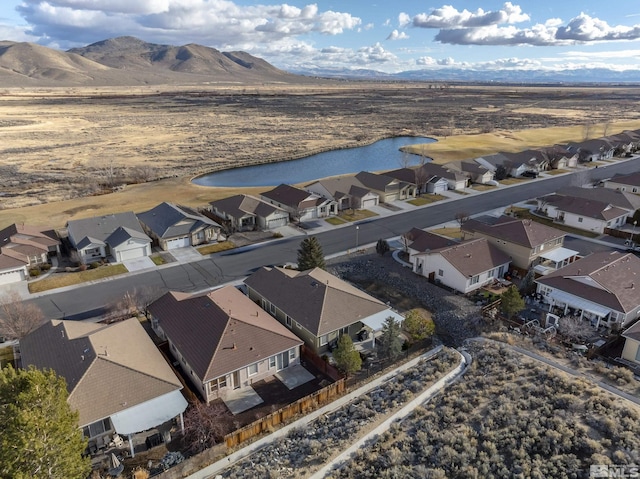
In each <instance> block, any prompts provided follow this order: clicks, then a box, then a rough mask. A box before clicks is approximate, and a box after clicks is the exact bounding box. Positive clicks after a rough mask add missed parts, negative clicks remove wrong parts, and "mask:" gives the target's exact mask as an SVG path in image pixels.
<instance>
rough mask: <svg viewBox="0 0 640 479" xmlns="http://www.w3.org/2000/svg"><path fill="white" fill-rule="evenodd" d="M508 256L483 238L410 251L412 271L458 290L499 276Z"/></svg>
mask: <svg viewBox="0 0 640 479" xmlns="http://www.w3.org/2000/svg"><path fill="white" fill-rule="evenodd" d="M510 262H511V259H510V258H509V255H507V254H506V253H503V252H502V251H500V250H499V249H498V248H496V247H495V246H494V245H492V244H491V243H489V241H487V240H486V239H485V238H477V239H473V240H469V241H464V242H460V243H457V244H454V245H451V246H444V247H442V248H437V249H431V250H427V251H425V252H422V253H416V254H415V255H413V271H414V272H415V273H417V274H419V275H421V276H425V277H426V278H429V281H432V282H434V283H436V284H443V285H445V286H447V287H449V288H451V289H454V290H456V291H459V292H461V293H470V292H471V291H474V290H476V289H478V288H481V287H482V286H484V285H486V284H488V283H492V282H493V281H495V280H496V279H499V278H502V277H503V276H504V274H505V273H506V272H507V271H508V270H509V263H510Z"/></svg>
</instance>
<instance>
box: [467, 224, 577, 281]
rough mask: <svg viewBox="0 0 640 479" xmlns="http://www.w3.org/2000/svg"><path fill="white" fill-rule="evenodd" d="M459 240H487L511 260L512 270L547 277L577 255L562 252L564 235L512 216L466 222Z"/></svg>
mask: <svg viewBox="0 0 640 479" xmlns="http://www.w3.org/2000/svg"><path fill="white" fill-rule="evenodd" d="M461 231H462V239H464V240H468V239H474V238H486V239H487V240H488V241H489V242H490V243H491V244H493V245H494V246H495V247H496V248H498V249H499V250H501V251H502V252H504V253H506V254H507V255H509V256H510V257H511V266H512V267H516V268H519V269H520V270H523V271H526V270H528V269H529V268H530V267H531V266H534V267H535V268H536V271H537V272H538V273H540V274H546V273H548V272H550V271H553V270H556V269H558V268H561V267H563V266H566V265H567V264H569V263H571V262H573V261H575V260H576V259H577V257H578V252H577V251H574V250H571V249H568V248H565V247H564V246H563V244H564V236H565V233H564V231H561V230H559V229H556V228H552V227H550V226H547V225H544V224H542V223H538V222H536V221H532V220H530V219H518V218H513V217H511V216H504V215H503V216H500V217H498V218H495V217H482V218H478V219H470V220H468V221H465V222H464V223H463V224H462V227H461Z"/></svg>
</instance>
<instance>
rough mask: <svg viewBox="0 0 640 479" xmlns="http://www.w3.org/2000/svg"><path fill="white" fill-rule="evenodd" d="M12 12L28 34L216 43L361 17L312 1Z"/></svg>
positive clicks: (57, 2)
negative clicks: (300, 3) (301, 3)
mask: <svg viewBox="0 0 640 479" xmlns="http://www.w3.org/2000/svg"><path fill="white" fill-rule="evenodd" d="M18 12H19V13H20V14H21V15H22V16H23V18H24V19H25V20H26V21H27V22H28V23H29V24H30V25H31V27H30V31H31V34H32V35H34V36H38V37H42V38H47V39H49V41H50V42H60V43H65V42H66V43H70V42H69V41H68V39H69V38H73V39H74V41H73V43H72V44H71V45H69V46H74V45H77V44H85V43H87V42H93V41H98V40H103V39H105V38H110V37H114V36H121V35H132V36H139V37H141V38H143V39H144V40H146V41H151V42H163V43H173V44H183V43H187V42H196V43H202V44H205V45H209V46H214V47H216V48H222V47H223V46H233V45H240V44H242V45H256V46H257V45H260V44H269V43H273V42H280V41H282V42H287V41H288V40H289V39H292V38H294V39H295V38H298V37H300V36H304V35H309V34H313V33H317V34H323V35H339V34H342V33H344V32H345V31H347V30H355V29H357V28H358V27H359V26H360V25H361V23H362V21H361V19H360V18H358V17H355V16H352V15H351V14H349V13H343V12H336V11H331V10H328V11H319V9H318V6H317V5H316V4H310V5H307V6H305V7H302V8H299V7H295V6H291V5H287V4H281V5H278V4H276V5H250V6H242V5H238V4H236V3H234V2H233V1H229V0H109V1H105V0H23V2H22V3H21V4H20V6H19V7H18Z"/></svg>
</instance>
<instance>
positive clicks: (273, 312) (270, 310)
mask: <svg viewBox="0 0 640 479" xmlns="http://www.w3.org/2000/svg"><path fill="white" fill-rule="evenodd" d="M269 312H270V313H271V314H273V315H274V316H275V314H276V305H275V304H273V303H269Z"/></svg>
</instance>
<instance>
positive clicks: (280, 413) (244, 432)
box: [224, 378, 345, 447]
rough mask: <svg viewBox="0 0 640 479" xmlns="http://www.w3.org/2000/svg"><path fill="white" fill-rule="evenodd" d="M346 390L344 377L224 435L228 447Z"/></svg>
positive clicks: (265, 430)
mask: <svg viewBox="0 0 640 479" xmlns="http://www.w3.org/2000/svg"><path fill="white" fill-rule="evenodd" d="M344 391H345V384H344V378H341V379H339V380H338V381H336V382H335V383H332V384H330V385H328V386H326V387H324V388H322V389H320V390H319V391H316V392H315V393H313V394H310V395H308V396H305V397H303V398H301V399H298V400H297V401H296V402H294V403H292V404H289V405H288V406H285V407H283V408H282V409H279V410H277V411H276V412H273V413H271V414H269V415H268V416H265V417H263V418H261V419H258V420H257V421H255V422H253V423H251V424H248V425H247V426H245V427H243V428H242V429H238V430H237V431H234V432H232V433H230V434H227V435H226V436H225V437H224V441H225V443H226V445H227V447H235V446H237V445H238V444H241V443H243V442H244V441H246V440H248V439H251V438H252V437H254V436H257V435H259V434H262V433H263V432H267V431H270V430H271V429H272V428H273V427H275V426H277V425H279V424H283V423H286V422H287V420H289V419H291V418H293V417H295V416H297V415H299V414H303V413H307V412H310V411H312V410H314V409H316V408H318V407H320V406H323V405H325V404H327V403H329V402H331V401H333V400H334V399H336V398H337V397H338V396H341V395H342V394H343V393H344Z"/></svg>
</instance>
